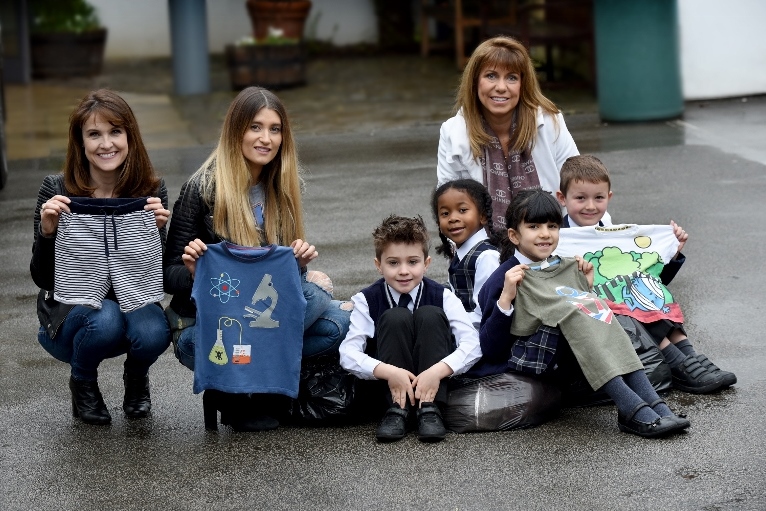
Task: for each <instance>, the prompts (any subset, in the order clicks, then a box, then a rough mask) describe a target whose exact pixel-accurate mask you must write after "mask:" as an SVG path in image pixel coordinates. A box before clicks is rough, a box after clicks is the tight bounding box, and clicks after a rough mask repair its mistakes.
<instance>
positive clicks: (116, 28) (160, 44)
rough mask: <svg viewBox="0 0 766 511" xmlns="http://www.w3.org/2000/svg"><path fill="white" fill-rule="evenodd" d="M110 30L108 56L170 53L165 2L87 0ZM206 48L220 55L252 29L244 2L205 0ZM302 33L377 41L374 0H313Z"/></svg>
mask: <svg viewBox="0 0 766 511" xmlns="http://www.w3.org/2000/svg"><path fill="white" fill-rule="evenodd" d="M90 2H91V4H92V5H93V6H94V7H95V8H96V10H97V11H98V15H99V18H100V19H101V23H102V24H103V25H104V26H106V27H107V28H108V29H109V35H108V36H107V43H106V55H105V57H106V58H107V59H114V58H133V57H168V56H170V22H169V15H168V2H167V0H130V1H116V0H90ZM206 6H207V19H208V24H207V26H208V46H209V48H210V52H211V53H221V52H223V48H224V46H225V45H226V44H228V43H231V42H233V41H235V40H237V39H239V38H241V37H243V36H247V35H250V34H251V33H252V25H251V23H250V17H249V15H248V14H247V8H246V7H245V0H207V2H206ZM306 36H307V37H310V38H313V39H318V40H321V41H330V42H332V43H333V44H336V45H341V46H342V45H349V44H355V43H361V42H366V43H375V42H376V41H377V40H378V29H377V20H376V17H375V6H374V4H373V0H313V3H312V6H311V12H310V13H309V19H308V22H307V23H306Z"/></svg>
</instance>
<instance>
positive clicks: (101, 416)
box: [69, 377, 112, 425]
mask: <svg viewBox="0 0 766 511" xmlns="http://www.w3.org/2000/svg"><path fill="white" fill-rule="evenodd" d="M69 390H71V391H72V416H73V417H79V418H80V419H82V421H83V422H85V423H87V424H98V425H105V424H109V423H110V422H112V416H111V415H109V410H107V409H106V404H104V398H103V397H102V396H101V391H100V390H99V389H98V382H97V381H82V380H75V379H74V378H71V377H70V378H69Z"/></svg>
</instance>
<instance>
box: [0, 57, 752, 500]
mask: <svg viewBox="0 0 766 511" xmlns="http://www.w3.org/2000/svg"><path fill="white" fill-rule="evenodd" d="M384 60H385V59H384ZM339 62H340V63H338V62H334V61H333V62H325V63H317V64H316V66H317V69H321V66H327V67H328V68H330V67H333V66H336V67H334V70H335V71H334V72H335V73H336V74H337V73H341V72H342V71H343V70H345V71H344V72H348V74H347V75H341V76H342V77H343V83H338V82H337V81H332V80H331V79H330V77H331V76H332V74H333V73H328V74H326V75H321V76H325V77H326V78H327V79H326V80H324V81H322V82H321V83H316V84H315V85H312V86H310V87H307V88H305V89H304V90H303V91H301V90H300V89H295V90H291V91H284V92H283V93H281V96H282V97H283V98H284V99H285V101H286V103H287V104H288V107H289V108H290V111H291V113H292V115H293V116H294V118H295V119H296V124H298V125H299V126H300V127H299V129H298V142H299V147H300V155H301V159H302V161H303V164H304V166H305V167H306V169H307V173H306V176H305V177H306V195H305V202H304V206H305V209H306V217H307V219H308V225H307V231H308V235H307V236H309V237H310V238H309V239H310V240H312V242H313V243H316V244H317V246H318V250H319V252H320V258H319V259H318V261H317V262H316V264H315V267H316V268H317V269H322V270H325V271H326V272H327V273H329V274H330V275H331V276H332V277H333V280H334V282H335V288H336V294H337V296H339V297H341V298H347V297H349V296H350V295H351V294H353V293H354V292H356V291H358V290H359V289H360V288H361V287H363V286H364V285H366V284H368V283H369V282H371V281H373V280H374V279H375V278H376V277H377V273H376V272H375V270H374V266H373V264H372V258H373V256H374V254H373V251H372V247H371V243H370V232H371V230H372V229H373V227H374V226H375V225H376V223H377V222H379V221H380V220H381V219H382V218H383V217H384V216H385V215H387V214H389V213H391V212H397V213H400V214H407V215H413V214H421V215H423V217H424V218H426V219H427V220H428V221H429V225H430V226H431V227H432V228H434V229H435V225H434V224H433V221H432V220H431V214H430V212H429V211H428V194H429V192H430V190H431V189H432V187H433V185H434V182H435V166H436V147H437V142H438V131H439V125H440V122H441V121H442V120H443V119H445V118H446V117H447V115H448V114H449V111H450V108H451V99H450V95H451V93H452V90H453V89H454V85H452V86H448V84H447V83H446V82H447V81H448V80H453V81H454V82H453V83H456V80H457V75H456V74H455V72H454V71H453V70H452V69H451V66H450V65H449V64H448V63H445V64H444V65H439V64H438V62H436V59H431V60H429V61H425V64H423V62H421V61H419V59H410V60H407V59H403V60H402V62H397V61H394V62H393V63H390V62H389V63H388V64H387V65H379V66H377V67H376V66H371V65H367V64H365V65H354V64H353V63H352V62H351V61H349V60H345V61H344V60H341V61H339ZM384 63H385V62H384ZM378 64H380V62H379V63H378ZM394 64H395V65H394ZM365 66H367V67H365ZM419 66H421V67H419ZM352 68H353V69H356V71H353V69H352ZM399 68H403V69H405V70H406V75H405V76H403V75H397V74H395V73H394V72H393V71H392V69H399ZM375 69H376V70H375ZM419 69H421V70H422V69H425V71H423V74H418V73H420V72H421V71H418V70H419ZM360 71H365V73H367V75H365V74H364V73H362V74H360V73H359V72H360ZM312 72H313V71H312ZM409 75H416V78H418V80H415V81H416V82H419V84H418V85H412V86H410V87H403V88H404V90H398V89H397V88H396V85H397V83H402V84H404V83H410V82H407V81H406V78H407V76H409ZM317 76H320V75H317ZM397 77H398V78H397ZM352 78H353V79H354V80H356V79H357V78H358V79H359V82H358V83H357V84H356V85H351V83H350V82H352V81H353V80H352ZM157 83H161V80H158V81H157ZM376 84H377V85H378V86H376ZM383 85H385V87H384V86H383ZM421 85H422V87H421ZM45 86H46V87H52V88H54V89H55V91H54V92H55V93H60V92H61V90H62V89H67V88H68V90H71V91H72V97H74V98H75V99H76V98H77V97H78V96H80V95H81V94H80V91H81V90H83V89H87V88H89V86H90V85H89V84H85V86H84V87H83V86H82V85H81V84H66V86H63V87H62V86H61V85H60V84H49V85H45ZM35 87H38V85H35ZM51 90H53V89H51ZM125 90H127V89H125ZM56 91H58V92H56ZM49 92H50V91H49ZM128 92H129V93H130V94H131V96H130V98H129V102H130V103H131V105H134V106H136V110H137V115H138V116H139V121H140V123H141V128H142V132H143V134H144V137H145V138H147V144H148V145H149V146H150V155H151V157H152V160H153V162H154V163H155V165H156V166H157V168H158V169H160V170H161V172H162V174H163V176H164V177H165V179H166V181H167V184H168V188H169V190H170V191H171V195H172V198H174V197H175V196H176V194H177V193H178V189H179V187H180V185H181V183H182V182H183V181H184V180H185V179H186V178H187V177H188V176H189V175H190V174H191V172H193V170H194V169H195V168H196V167H197V166H198V165H199V164H200V163H201V162H202V161H203V159H204V158H205V156H206V155H207V153H208V152H209V151H210V149H211V147H212V143H213V141H214V140H215V136H216V135H215V132H216V130H217V127H218V126H217V124H218V123H219V122H220V121H216V117H215V116H216V115H220V113H219V112H220V111H221V110H220V109H221V107H222V106H223V108H224V109H225V106H226V104H227V102H228V100H229V99H230V98H231V93H230V92H226V91H223V90H219V91H216V92H214V93H213V94H211V95H206V96H204V97H198V98H196V99H184V100H179V99H178V98H173V97H171V96H170V95H168V93H167V91H163V90H159V89H157V90H147V89H146V88H144V89H140V88H139V87H137V86H136V87H135V90H134V91H128ZM13 94H15V95H16V96H13V97H15V98H19V97H21V98H25V97H26V98H30V99H29V101H28V102H27V108H30V109H31V110H27V112H34V113H33V114H31V115H34V116H38V117H36V119H39V123H37V124H35V123H34V122H33V123H32V124H31V126H32V127H30V128H29V130H27V131H24V130H18V131H17V132H16V135H14V136H18V137H19V140H22V139H25V137H26V139H27V140H32V141H33V143H32V144H31V147H32V149H34V148H35V146H40V145H45V147H46V149H45V150H44V151H42V150H41V152H42V153H45V152H46V151H47V153H46V154H45V155H44V156H39V157H24V156H22V157H17V158H15V159H13V160H12V161H11V162H10V170H11V174H10V178H9V182H8V185H7V187H6V188H5V190H3V191H2V192H0V225H2V232H3V240H4V243H3V244H2V245H1V246H0V258H2V260H3V261H4V262H5V264H4V265H2V267H0V286H1V287H2V294H0V305H2V307H1V308H0V425H1V428H0V431H2V432H3V433H4V434H3V435H2V438H0V508H1V509H3V510H17V509H18V510H21V509H57V510H75V509H83V508H104V509H155V508H163V509H166V510H175V509H178V510H182V509H183V510H194V509H200V510H202V509H241V508H245V507H248V508H252V509H269V510H271V509H338V510H347V509H435V510H447V509H460V510H464V509H477V510H479V509H482V510H483V509H530V510H536V509H541V510H542V509H563V508H567V509H572V510H575V509H576V510H580V509H582V510H601V509H603V510H611V509H661V508H666V509H679V510H700V509H705V510H714V509H715V510H762V509H766V490H765V489H764V480H766V441H765V440H764V438H766V425H765V423H764V420H763V416H764V414H766V393H764V392H763V388H764V384H765V383H766V376H764V375H766V341H764V338H763V330H764V328H763V325H764V323H763V317H764V316H765V315H766V308H765V307H764V298H766V293H764V291H763V290H764V289H766V268H765V267H764V266H765V264H764V257H763V255H764V253H766V252H765V249H766V234H765V233H764V230H763V229H762V228H761V227H760V224H761V223H762V220H758V219H759V218H763V212H762V209H763V206H762V204H763V199H762V198H763V197H764V196H766V166H764V165H766V153H765V152H764V148H763V144H762V140H763V133H764V131H763V126H764V123H765V122H766V99H764V98H748V101H747V102H742V100H741V99H736V100H728V101H718V102H714V103H695V104H689V105H687V109H686V113H685V116H684V119H683V121H671V122H658V123H645V124H620V125H611V124H610V125H605V124H603V123H601V122H599V120H598V117H597V114H596V108H595V103H594V102H593V101H592V99H591V100H590V101H588V100H587V98H586V99H582V96H574V97H570V101H571V103H567V101H566V98H565V99H564V100H558V101H559V103H560V104H561V105H562V107H563V108H564V110H565V112H567V113H568V115H567V124H568V126H569V127H570V130H571V131H572V134H573V136H574V138H575V140H576V141H577V143H578V146H579V148H580V150H581V151H582V152H592V153H594V154H596V155H597V156H598V157H599V158H601V159H602V161H604V162H605V163H606V165H607V166H608V167H609V168H610V170H611V171H612V174H613V188H614V192H615V195H614V199H613V201H612V204H611V205H610V208H609V209H610V212H611V213H612V216H613V218H614V219H615V220H616V221H632V222H637V223H666V222H668V221H669V220H670V219H671V218H672V219H674V220H676V221H677V222H679V223H680V224H681V225H683V226H684V228H685V229H686V230H687V231H688V232H690V233H691V237H690V241H689V243H688V245H687V247H686V249H685V250H684V252H685V253H686V254H687V257H688V261H687V263H686V264H685V267H684V269H683V271H682V272H681V273H680V274H679V276H678V277H677V278H676V279H675V280H674V282H673V291H674V295H675V296H676V298H677V300H678V301H679V302H680V303H681V304H682V306H683V310H684V314H685V316H686V325H687V328H688V333H689V336H690V338H691V340H692V342H693V343H694V344H695V345H696V346H697V348H698V350H699V351H701V352H704V353H705V354H707V355H708V356H709V357H710V358H711V359H712V360H713V361H715V362H716V363H717V364H718V365H719V366H721V367H722V368H724V369H727V370H731V371H734V372H736V374H737V376H738V378H739V381H738V383H737V385H735V386H734V387H733V388H731V389H728V390H726V391H723V392H720V393H717V394H713V395H709V396H694V395H690V394H684V393H680V392H672V393H671V394H669V396H668V397H667V400H668V402H669V404H670V405H671V406H672V407H674V408H677V409H681V410H683V411H684V412H686V413H687V414H688V416H689V418H690V420H691V421H692V427H691V428H690V429H689V431H688V433H685V434H681V435H677V436H674V437H671V438H668V439H663V440H644V439H640V438H637V437H634V436H629V435H626V434H623V433H619V432H618V430H617V425H616V412H615V410H614V408H613V407H608V406H607V407H596V408H581V409H566V410H564V411H563V413H562V415H561V417H560V418H558V419H557V420H555V421H552V422H550V423H547V424H545V425H543V426H540V427H538V428H534V429H530V430H524V431H511V432H498V433H482V434H464V435H457V434H450V435H449V436H448V437H447V439H446V440H445V441H444V442H442V443H441V444H436V445H425V444H421V443H419V442H418V441H417V440H416V438H415V437H414V436H413V435H410V436H408V437H407V438H406V439H404V440H403V441H401V442H398V443H395V444H391V445H378V444H377V443H376V442H375V440H374V427H375V425H374V424H361V425H354V426H348V427H329V428H299V427H292V426H290V427H282V428H280V429H279V430H277V431H275V432H268V433H259V434H236V433H233V432H231V431H230V430H228V429H227V428H221V430H220V432H219V433H208V432H206V431H205V430H204V427H203V420H202V403H201V398H200V396H198V395H194V394H192V392H191V386H192V375H191V373H190V372H189V371H188V370H186V369H185V368H184V367H182V366H181V365H180V364H179V363H178V362H177V361H176V360H175V358H174V357H173V355H172V353H170V352H169V351H168V352H166V353H165V354H164V355H163V356H162V357H161V358H160V360H159V361H158V362H157V364H156V365H155V366H153V368H152V371H151V379H152V385H153V386H152V398H153V403H154V409H153V414H152V416H151V418H148V419H144V420H137V421H129V420H127V419H125V418H124V416H123V414H122V411H121V408H120V404H121V399H122V382H121V378H120V377H121V374H122V367H121V364H122V360H121V359H119V358H118V359H114V360H109V361H106V362H105V363H104V364H102V367H101V370H100V385H101V389H102V392H103V393H104V397H105V400H106V402H107V405H108V406H109V408H110V411H111V413H112V416H113V419H114V422H113V424H112V425H111V426H109V427H94V426H87V425H84V424H82V423H80V422H78V421H76V420H74V419H72V417H71V413H70V404H69V391H68V388H67V385H66V382H67V379H68V374H69V368H68V366H66V365H65V364H62V363H59V362H57V361H55V360H53V359H52V358H51V357H50V356H49V355H47V353H46V352H45V351H44V350H43V349H42V348H41V347H40V346H39V344H38V343H37V341H36V330H37V319H36V315H35V296H36V291H37V290H36V288H35V286H34V284H33V283H32V281H31V278H30V277H29V271H28V263H29V256H30V248H31V243H32V242H31V240H32V212H33V209H34V204H35V197H36V193H37V189H38V187H39V184H40V182H41V181H42V178H43V176H44V175H46V174H48V173H51V172H54V171H56V170H57V169H58V168H59V166H60V164H61V158H62V154H63V153H62V152H61V151H62V149H61V148H57V146H56V143H57V142H56V140H58V139H56V136H52V137H48V135H49V134H50V135H55V133H56V132H57V131H56V130H57V129H59V128H57V126H58V125H60V123H61V119H62V116H63V119H64V121H63V122H64V127H66V124H65V123H66V110H65V109H64V108H63V107H62V106H61V104H60V103H61V102H59V103H56V102H55V101H52V100H51V101H50V102H49V103H46V104H45V106H43V105H41V104H38V101H40V97H41V96H39V95H37V92H36V91H34V90H16V91H12V95H13ZM354 94H357V96H354ZM126 96H127V95H126ZM48 98H50V94H49V95H48ZM578 98H579V99H578ZM152 101H155V103H154V106H152V103H151V102H152ZM195 102H196V103H195ZM317 103H318V104H317ZM22 104H23V102H22V101H18V100H14V103H10V104H9V114H10V115H12V116H13V115H16V114H15V113H14V111H16V112H18V111H19V109H20V108H18V107H19V106H20V105H22ZM57 105H58V106H57ZM137 105H140V107H139V106H137ZM321 105H324V106H325V109H322V108H321V107H320V106H321ZM46 108H48V109H49V110H48V111H47V113H46ZM153 111H154V113H155V115H157V118H156V119H155V120H154V121H151V122H149V121H146V119H148V118H147V117H143V118H142V117H141V116H144V115H150V114H151V113H152V112H153ZM161 112H165V114H161ZM22 117H23V116H22ZM18 119H19V118H18V117H16V118H15V120H14V123H15V124H14V126H19V123H18ZM194 119H197V120H196V121H194ZM176 122H177V124H175V123H176ZM163 123H164V126H166V128H163V129H160V127H161V126H163ZM195 123H196V124H199V125H198V126H192V125H193V124H195ZM35 125H36V126H37V127H36V128H35ZM168 126H169V127H170V131H171V132H170V133H169V132H168V131H167V127H168ZM25 129H26V128H25ZM173 129H176V130H177V132H176V133H173V132H172V131H173ZM40 132H44V134H43V135H40V136H37V135H35V134H39V133H40ZM19 133H21V135H19ZM24 133H26V134H24ZM176 136H177V137H178V139H177V141H176V142H173V140H174V137H176ZM46 137H48V138H46ZM150 137H151V139H150ZM154 137H156V138H154ZM211 137H212V138H211ZM34 140H38V141H39V142H38V143H34ZM43 142H44V143H43ZM9 143H12V142H10V137H9ZM171 143H173V144H176V145H169V144H171ZM446 268H447V264H446V262H445V261H444V260H443V259H436V258H435V261H434V264H433V265H432V267H431V269H430V270H429V275H430V276H431V277H432V278H435V279H437V280H442V279H444V278H445V276H446Z"/></svg>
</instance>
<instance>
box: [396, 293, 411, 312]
mask: <svg viewBox="0 0 766 511" xmlns="http://www.w3.org/2000/svg"><path fill="white" fill-rule="evenodd" d="M411 301H412V297H411V296H410V294H409V293H402V296H400V297H399V303H397V304H396V306H397V307H404V308H405V309H408V308H409V307H407V306H408V305H409V304H410V302H411Z"/></svg>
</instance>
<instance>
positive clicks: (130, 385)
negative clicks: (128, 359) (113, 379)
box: [122, 371, 152, 419]
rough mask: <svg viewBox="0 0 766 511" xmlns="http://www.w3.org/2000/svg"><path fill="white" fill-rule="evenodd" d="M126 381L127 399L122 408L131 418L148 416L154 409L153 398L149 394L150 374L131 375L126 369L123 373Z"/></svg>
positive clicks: (124, 400) (123, 378)
mask: <svg viewBox="0 0 766 511" xmlns="http://www.w3.org/2000/svg"><path fill="white" fill-rule="evenodd" d="M122 380H123V381H124V382H125V399H123V401H122V409H123V410H125V415H127V416H128V417H129V418H131V419H140V418H142V417H146V416H147V415H148V414H149V411H150V410H151V409H152V399H151V396H150V395H149V376H148V375H142V376H136V375H131V374H129V373H128V372H127V371H125V372H124V373H123V375H122Z"/></svg>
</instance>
